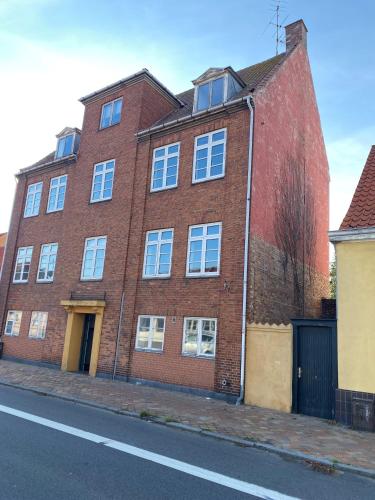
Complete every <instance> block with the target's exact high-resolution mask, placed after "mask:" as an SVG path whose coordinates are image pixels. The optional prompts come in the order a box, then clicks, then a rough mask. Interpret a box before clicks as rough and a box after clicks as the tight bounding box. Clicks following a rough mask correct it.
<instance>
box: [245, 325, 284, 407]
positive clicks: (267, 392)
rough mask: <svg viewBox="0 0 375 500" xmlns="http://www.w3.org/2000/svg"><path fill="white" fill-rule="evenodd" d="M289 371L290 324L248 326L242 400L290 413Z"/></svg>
mask: <svg viewBox="0 0 375 500" xmlns="http://www.w3.org/2000/svg"><path fill="white" fill-rule="evenodd" d="M292 370H293V335H292V326H291V325H287V326H285V325H261V324H254V323H253V324H250V325H248V327H247V340H246V372H245V403H246V404H251V405H256V406H261V407H263V408H271V409H274V410H280V411H285V412H289V413H290V412H291V409H292Z"/></svg>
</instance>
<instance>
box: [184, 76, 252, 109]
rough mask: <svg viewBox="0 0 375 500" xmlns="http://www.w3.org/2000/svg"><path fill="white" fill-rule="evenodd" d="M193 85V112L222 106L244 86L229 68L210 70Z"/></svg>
mask: <svg viewBox="0 0 375 500" xmlns="http://www.w3.org/2000/svg"><path fill="white" fill-rule="evenodd" d="M193 83H194V85H195V97H194V111H195V112H197V111H203V110H205V109H209V108H213V107H214V106H219V105H220V104H223V103H224V102H226V101H227V100H228V99H230V98H231V97H233V96H234V95H235V94H236V93H237V92H239V91H240V90H241V89H242V88H243V86H244V83H243V82H242V80H241V79H240V78H239V77H238V75H237V74H236V73H235V72H234V71H233V70H232V69H231V68H224V69H223V68H210V69H208V70H207V71H206V72H205V73H203V75H202V76H200V77H199V78H197V80H194V82H193Z"/></svg>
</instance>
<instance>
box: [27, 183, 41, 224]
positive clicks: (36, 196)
mask: <svg viewBox="0 0 375 500" xmlns="http://www.w3.org/2000/svg"><path fill="white" fill-rule="evenodd" d="M42 188H43V182H37V183H36V184H30V186H29V187H28V188H27V196H26V203H25V213H24V217H34V216H35V215H38V214H39V207H40V199H41V197H42Z"/></svg>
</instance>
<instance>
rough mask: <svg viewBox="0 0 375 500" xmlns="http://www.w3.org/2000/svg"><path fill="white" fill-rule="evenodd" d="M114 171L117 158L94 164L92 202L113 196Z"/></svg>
mask: <svg viewBox="0 0 375 500" xmlns="http://www.w3.org/2000/svg"><path fill="white" fill-rule="evenodd" d="M114 172H115V160H110V161H106V162H104V163H97V164H96V165H95V166H94V175H93V179H92V188H91V202H97V201H104V200H110V199H111V198H112V188H113V175H114Z"/></svg>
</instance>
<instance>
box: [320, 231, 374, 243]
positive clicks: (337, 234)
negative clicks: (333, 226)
mask: <svg viewBox="0 0 375 500" xmlns="http://www.w3.org/2000/svg"><path fill="white" fill-rule="evenodd" d="M328 236H329V241H330V242H331V243H338V242H339V241H359V240H374V239H375V227H360V228H359V227H358V228H353V229H341V230H338V231H328Z"/></svg>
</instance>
